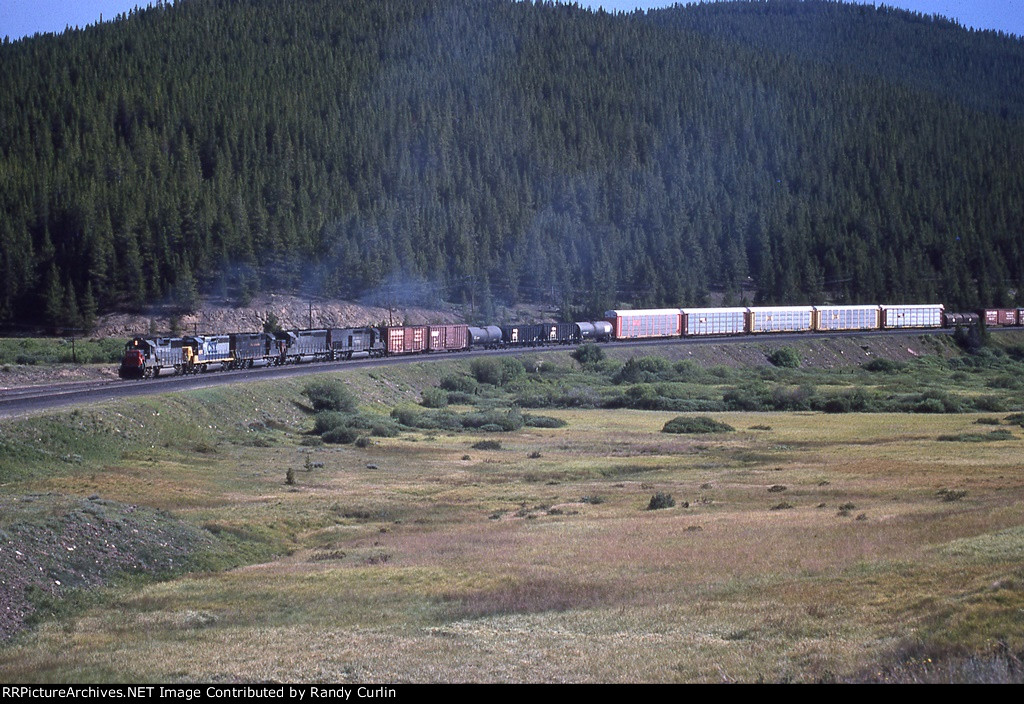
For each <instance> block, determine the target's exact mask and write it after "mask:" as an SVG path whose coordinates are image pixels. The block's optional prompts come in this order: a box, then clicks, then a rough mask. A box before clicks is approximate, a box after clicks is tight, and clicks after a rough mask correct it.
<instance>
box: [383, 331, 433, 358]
mask: <svg viewBox="0 0 1024 704" xmlns="http://www.w3.org/2000/svg"><path fill="white" fill-rule="evenodd" d="M427 330H428V328H427V326H426V325H412V326H409V327H386V328H384V332H385V339H386V340H387V342H388V354H416V353H417V352H426V351H427V340H428V339H429V337H428V335H427Z"/></svg>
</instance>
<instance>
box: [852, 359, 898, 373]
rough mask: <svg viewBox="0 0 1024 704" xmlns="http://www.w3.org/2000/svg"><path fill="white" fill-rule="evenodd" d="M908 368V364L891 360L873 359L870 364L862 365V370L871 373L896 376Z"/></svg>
mask: <svg viewBox="0 0 1024 704" xmlns="http://www.w3.org/2000/svg"><path fill="white" fill-rule="evenodd" d="M906 368H907V364H906V362H894V361H893V360H891V359H881V358H879V359H872V360H871V361H870V362H865V363H864V364H862V365H861V369H864V370H866V371H869V372H882V373H884V374H894V373H896V372H899V371H903V370H904V369H906Z"/></svg>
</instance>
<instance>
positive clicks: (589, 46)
mask: <svg viewBox="0 0 1024 704" xmlns="http://www.w3.org/2000/svg"><path fill="white" fill-rule="evenodd" d="M0 214H2V218H0V322H6V323H8V324H11V323H17V322H24V321H46V322H48V323H52V324H57V325H61V324H63V325H75V324H77V323H79V322H80V321H81V320H82V319H83V318H84V319H87V320H88V319H90V318H91V317H93V316H94V315H95V314H96V313H97V312H98V311H103V310H110V309H115V308H129V309H142V308H145V307H147V306H149V305H152V304H155V303H158V302H166V301H176V302H178V303H179V304H180V305H181V306H182V307H188V306H190V305H192V304H193V303H194V302H195V300H196V297H197V295H198V294H199V293H210V294H213V295H219V296H225V297H228V298H233V299H235V300H244V299H246V298H248V297H250V296H252V295H253V294H255V293H256V292H258V291H261V290H288V291H300V292H308V291H316V292H319V293H323V294H325V295H330V296H339V297H347V298H360V297H363V296H365V295H367V294H370V293H372V292H374V291H375V290H380V288H381V287H382V286H383V287H385V288H387V289H388V290H389V293H388V295H389V296H397V297H400V296H401V295H402V291H401V290H398V287H399V286H400V285H407V286H409V291H410V292H412V295H415V296H416V298H417V299H418V300H417V302H418V303H421V304H427V303H430V302H431V299H434V300H440V299H447V300H454V301H462V300H465V301H473V302H474V304H475V310H476V311H477V313H478V314H479V315H481V316H486V315H488V313H489V308H490V306H491V305H492V303H493V302H495V301H498V300H500V301H502V302H506V303H514V302H517V301H539V300H543V301H554V302H556V303H559V304H561V305H562V306H563V307H565V308H566V309H568V308H569V307H570V306H576V310H577V312H578V313H580V314H590V315H592V314H594V313H595V312H600V311H602V310H604V309H605V308H606V307H611V306H612V305H613V304H619V303H629V304H633V305H636V306H640V305H657V306H660V305H684V304H694V303H699V302H702V301H705V300H707V299H708V296H709V294H710V293H711V292H724V294H725V300H726V301H727V302H735V303H738V302H740V300H741V299H742V298H744V297H746V298H747V299H748V300H751V302H754V301H758V302H790V303H798V302H802V301H823V300H826V299H828V300H834V301H851V302H893V303H895V302H918V301H933V300H937V301H942V302H945V303H946V304H947V305H950V306H955V307H960V306H970V305H975V304H978V303H985V304H992V305H1002V304H1008V303H1011V302H1012V296H1013V293H1012V292H1017V293H1016V295H1017V296H1018V297H1020V296H1021V295H1022V294H1024V41H1022V40H1020V39H1019V38H1015V37H1009V36H1005V35H1001V34H997V33H992V32H972V31H967V30H965V29H963V28H960V27H957V26H955V25H953V24H951V23H948V22H945V21H937V20H933V19H930V18H925V17H922V16H919V15H914V14H909V13H905V12H900V11H895V10H875V9H873V8H866V7H863V6H851V5H844V4H840V3H834V2H818V1H808V2H794V1H788V0H779V1H773V2H767V3H764V2H758V3H723V4H717V5H702V6H693V7H675V8H672V9H668V10H663V11H658V12H652V13H649V14H647V15H645V14H642V13H635V14H629V15H611V14H607V13H603V12H597V13H595V12H591V11H588V10H584V9H581V8H578V7H573V6H565V5H553V4H531V3H526V2H511V1H509V0H474V1H473V2H464V1H462V0H388V1H387V2H382V1H381V0H345V1H342V0H302V1H296V0H177V2H176V3H175V4H174V5H173V6H159V7H155V8H152V9H148V10H144V11H138V12H135V13H132V14H131V15H130V16H126V17H121V18H118V20H117V21H115V22H112V23H107V24H103V25H100V26H94V27H91V28H88V29H86V30H84V31H73V32H66V33H64V34H62V35H59V36H53V35H45V36H37V37H34V38H30V39H24V40H19V41H15V42H10V41H5V42H4V43H3V44H2V45H0ZM1021 302H1024V299H1021Z"/></svg>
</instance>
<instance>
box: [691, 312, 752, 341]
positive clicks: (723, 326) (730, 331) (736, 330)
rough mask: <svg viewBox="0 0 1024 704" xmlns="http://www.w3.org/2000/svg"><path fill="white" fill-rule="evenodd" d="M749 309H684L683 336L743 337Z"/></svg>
mask: <svg viewBox="0 0 1024 704" xmlns="http://www.w3.org/2000/svg"><path fill="white" fill-rule="evenodd" d="M748 310H749V309H747V308H682V309H680V312H681V313H682V315H683V335H686V336H690V335H742V334H743V333H745V332H746V331H747V312H748Z"/></svg>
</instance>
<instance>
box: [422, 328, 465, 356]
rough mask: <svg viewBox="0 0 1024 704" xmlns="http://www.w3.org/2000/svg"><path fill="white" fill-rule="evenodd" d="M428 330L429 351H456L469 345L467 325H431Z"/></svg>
mask: <svg viewBox="0 0 1024 704" xmlns="http://www.w3.org/2000/svg"><path fill="white" fill-rule="evenodd" d="M428 331H429V333H430V335H429V338H430V343H429V346H430V351H431V352H457V351H459V350H464V349H467V348H468V347H469V326H468V325H431V326H430V327H429V328H428Z"/></svg>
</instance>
